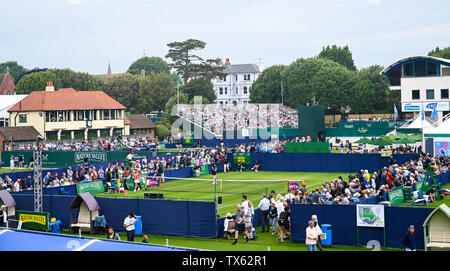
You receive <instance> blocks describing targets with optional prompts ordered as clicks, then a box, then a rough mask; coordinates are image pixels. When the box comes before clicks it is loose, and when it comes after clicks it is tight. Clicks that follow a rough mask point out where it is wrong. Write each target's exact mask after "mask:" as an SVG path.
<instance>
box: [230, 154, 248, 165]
mask: <svg viewBox="0 0 450 271" xmlns="http://www.w3.org/2000/svg"><path fill="white" fill-rule="evenodd" d="M239 163H242V164H243V165H250V164H251V163H252V161H251V159H250V153H235V154H234V155H233V164H235V165H237V164H239Z"/></svg>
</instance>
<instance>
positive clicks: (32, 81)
mask: <svg viewBox="0 0 450 271" xmlns="http://www.w3.org/2000/svg"><path fill="white" fill-rule="evenodd" d="M48 81H52V82H53V86H54V88H55V90H56V89H58V88H60V87H61V83H60V80H59V78H58V77H57V76H56V74H54V73H52V72H51V71H44V72H35V73H30V74H27V75H25V76H23V77H22V78H21V79H20V81H19V82H18V83H17V84H16V87H15V88H14V91H15V92H16V93H17V94H29V93H31V92H32V91H37V90H45V87H46V86H47V82H48Z"/></svg>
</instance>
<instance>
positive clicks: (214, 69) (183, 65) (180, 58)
mask: <svg viewBox="0 0 450 271" xmlns="http://www.w3.org/2000/svg"><path fill="white" fill-rule="evenodd" d="M167 46H168V47H169V52H168V53H167V55H166V58H170V59H171V60H172V63H170V64H169V67H170V68H172V69H175V70H176V72H177V73H178V74H179V75H180V76H181V78H182V79H183V83H184V85H186V84H187V83H188V82H189V80H190V79H192V78H198V77H205V78H209V79H211V78H212V77H214V76H217V75H218V74H219V72H220V71H221V70H222V69H223V67H221V66H219V61H218V60H213V59H207V60H204V59H203V58H201V57H200V56H198V55H195V54H193V52H194V51H198V50H202V49H205V46H206V43H205V42H203V41H201V40H196V39H188V40H185V41H182V42H177V41H176V42H171V43H169V44H167Z"/></svg>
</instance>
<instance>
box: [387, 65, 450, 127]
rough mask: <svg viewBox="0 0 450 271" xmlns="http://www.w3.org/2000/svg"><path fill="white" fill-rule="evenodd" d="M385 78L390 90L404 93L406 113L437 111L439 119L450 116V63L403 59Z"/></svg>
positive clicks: (388, 71)
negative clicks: (435, 109) (435, 108)
mask: <svg viewBox="0 0 450 271" xmlns="http://www.w3.org/2000/svg"><path fill="white" fill-rule="evenodd" d="M381 73H382V74H384V75H386V76H387V79H388V81H389V85H390V89H391V90H392V91H400V92H401V103H402V108H401V111H402V112H415V113H420V111H421V110H422V109H423V110H424V111H425V112H431V111H433V108H434V107H435V106H436V107H437V112H438V115H439V119H440V120H442V117H443V116H444V115H446V114H448V113H449V112H450V99H449V89H450V60H449V59H442V58H436V57H431V56H415V57H408V58H404V59H401V60H399V61H397V62H395V63H393V64H391V65H389V66H388V67H386V68H385V69H384V70H383V71H382V72H381Z"/></svg>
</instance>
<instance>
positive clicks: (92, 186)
mask: <svg viewBox="0 0 450 271" xmlns="http://www.w3.org/2000/svg"><path fill="white" fill-rule="evenodd" d="M86 192H89V193H91V194H92V195H94V194H97V193H103V192H105V187H104V186H103V182H102V181H93V182H85V183H77V193H78V194H81V193H86Z"/></svg>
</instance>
